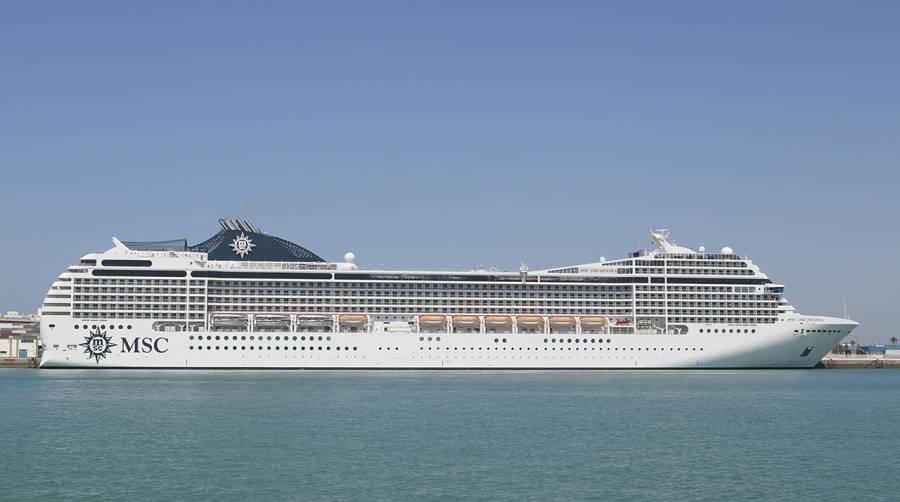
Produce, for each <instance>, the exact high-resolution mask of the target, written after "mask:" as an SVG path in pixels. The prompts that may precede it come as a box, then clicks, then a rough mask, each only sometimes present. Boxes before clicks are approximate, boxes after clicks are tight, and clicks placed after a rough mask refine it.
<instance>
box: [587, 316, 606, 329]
mask: <svg viewBox="0 0 900 502" xmlns="http://www.w3.org/2000/svg"><path fill="white" fill-rule="evenodd" d="M608 323H609V319H607V318H605V317H603V316H598V315H585V316H581V324H589V325H592V326H593V325H601V326H602V325H606V324H608Z"/></svg>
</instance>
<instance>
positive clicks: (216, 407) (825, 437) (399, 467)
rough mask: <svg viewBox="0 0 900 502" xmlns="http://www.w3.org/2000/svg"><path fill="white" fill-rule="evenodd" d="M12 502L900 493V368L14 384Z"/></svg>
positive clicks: (9, 394)
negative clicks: (54, 501) (899, 438)
mask: <svg viewBox="0 0 900 502" xmlns="http://www.w3.org/2000/svg"><path fill="white" fill-rule="evenodd" d="M0 424H2V425H0V427H2V428H0V430H2V433H0V500H16V501H19V500H41V501H46V500H57V499H82V500H172V499H182V500H184V499H188V500H197V499H203V500H212V499H215V500H241V501H243V500H462V499H479V500H588V499H592V500H646V499H654V500H667V499H720V500H754V499H755V500H761V499H779V500H798V499H805V500H861V499H894V500H896V498H897V497H900V495H898V493H900V487H898V483H897V470H898V469H900V440H898V429H900V371H898V370H888V369H884V370H873V369H861V370H793V371H790V370H787V371H785V370H780V371H766V370H757V371H459V372H456V371H434V372H427V371H260V372H246V371H111V370H106V371H83V370H82V371H74V370H73V371H69V370H26V369H18V370H12V369H10V370H0Z"/></svg>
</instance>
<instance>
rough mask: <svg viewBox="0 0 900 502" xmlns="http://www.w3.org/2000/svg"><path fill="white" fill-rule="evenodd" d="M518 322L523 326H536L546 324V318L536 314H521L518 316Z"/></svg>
mask: <svg viewBox="0 0 900 502" xmlns="http://www.w3.org/2000/svg"><path fill="white" fill-rule="evenodd" d="M516 323H517V324H519V325H521V326H534V325H536V324H544V319H543V318H542V317H541V316H536V315H520V316H517V317H516Z"/></svg>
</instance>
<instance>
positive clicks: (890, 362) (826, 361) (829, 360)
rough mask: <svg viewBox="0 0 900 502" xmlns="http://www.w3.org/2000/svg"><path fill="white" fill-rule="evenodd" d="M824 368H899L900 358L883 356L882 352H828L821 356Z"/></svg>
mask: <svg viewBox="0 0 900 502" xmlns="http://www.w3.org/2000/svg"><path fill="white" fill-rule="evenodd" d="M822 366H824V367H826V368H900V358H893V357H888V358H886V357H884V355H883V354H870V355H857V354H850V355H845V354H828V355H826V356H825V357H823V358H822Z"/></svg>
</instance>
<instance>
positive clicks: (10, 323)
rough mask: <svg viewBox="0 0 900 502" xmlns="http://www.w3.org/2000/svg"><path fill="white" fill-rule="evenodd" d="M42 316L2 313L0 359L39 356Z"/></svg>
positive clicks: (0, 321)
mask: <svg viewBox="0 0 900 502" xmlns="http://www.w3.org/2000/svg"><path fill="white" fill-rule="evenodd" d="M40 327H41V318H40V316H38V315H35V314H19V313H18V312H7V313H6V315H0V359H9V358H15V359H28V358H31V357H37V356H38V347H39V346H40Z"/></svg>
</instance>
